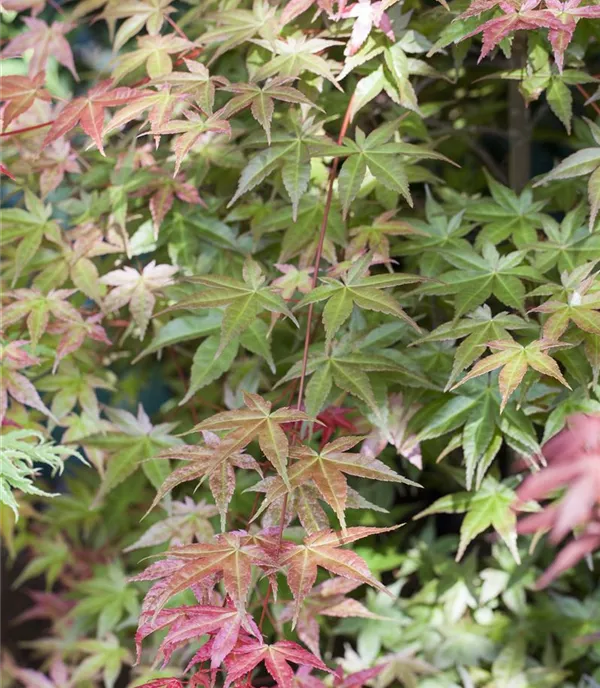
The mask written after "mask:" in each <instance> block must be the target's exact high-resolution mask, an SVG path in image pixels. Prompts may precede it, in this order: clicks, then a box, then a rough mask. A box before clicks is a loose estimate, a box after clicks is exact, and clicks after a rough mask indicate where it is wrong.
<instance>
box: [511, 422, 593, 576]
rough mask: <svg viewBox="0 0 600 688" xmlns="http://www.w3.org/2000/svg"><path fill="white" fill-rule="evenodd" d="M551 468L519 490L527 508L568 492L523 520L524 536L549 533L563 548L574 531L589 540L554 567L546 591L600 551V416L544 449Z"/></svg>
mask: <svg viewBox="0 0 600 688" xmlns="http://www.w3.org/2000/svg"><path fill="white" fill-rule="evenodd" d="M542 452H543V454H544V456H545V458H546V459H547V461H548V464H549V465H548V466H547V467H545V468H542V470H540V471H539V472H537V473H535V474H533V475H530V476H529V477H528V478H526V479H525V480H524V481H523V484H522V485H521V486H520V487H519V489H518V490H517V496H518V498H519V499H520V500H521V501H522V502H527V501H530V500H540V499H544V498H548V497H550V496H551V495H552V493H554V492H555V491H557V490H559V489H560V488H563V487H566V488H567V492H566V494H565V495H564V497H562V499H560V498H559V500H557V501H555V502H553V503H551V504H550V505H549V506H546V507H545V509H544V510H543V511H542V512H541V513H539V514H533V515H531V516H528V517H526V518H524V519H521V520H520V521H519V524H518V530H519V532H522V533H531V532H534V531H535V530H537V529H540V530H549V531H550V539H551V541H552V542H553V543H557V542H559V541H561V540H562V539H564V537H565V536H566V535H568V533H569V532H570V531H571V530H573V529H574V528H576V527H578V526H580V527H582V528H583V534H582V535H581V536H579V537H578V539H577V540H576V541H575V542H573V543H571V544H569V545H567V547H565V548H564V549H563V551H562V552H561V553H560V554H559V555H558V557H557V559H556V560H555V562H554V564H553V565H552V566H551V567H550V568H549V569H548V571H546V573H545V574H544V576H542V578H541V579H540V581H539V582H538V584H539V587H545V586H546V585H548V584H549V583H550V582H551V581H552V580H554V578H556V577H557V576H558V575H559V574H560V573H562V571H564V570H565V569H566V568H569V567H570V566H572V565H574V564H575V563H576V562H577V561H578V560H579V559H581V558H582V557H583V556H585V555H586V554H588V553H590V552H591V551H593V550H594V549H596V548H597V547H599V546H600V524H599V523H598V521H597V506H598V495H599V494H600V462H599V461H598V456H600V415H588V414H583V413H581V414H576V415H575V416H572V417H570V418H568V419H567V424H566V427H565V428H564V429H563V430H561V431H560V432H559V433H558V434H557V435H555V436H554V437H553V438H551V439H550V440H549V441H548V442H546V444H545V445H544V446H543V447H542Z"/></svg>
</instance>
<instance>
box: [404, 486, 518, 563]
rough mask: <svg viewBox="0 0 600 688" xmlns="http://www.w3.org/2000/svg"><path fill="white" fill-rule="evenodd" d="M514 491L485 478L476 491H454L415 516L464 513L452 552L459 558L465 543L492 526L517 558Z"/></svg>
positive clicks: (466, 544)
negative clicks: (458, 538) (458, 539)
mask: <svg viewBox="0 0 600 688" xmlns="http://www.w3.org/2000/svg"><path fill="white" fill-rule="evenodd" d="M515 503H516V495H515V492H514V491H513V490H512V489H510V488H509V487H507V486H506V485H503V484H502V483H499V482H498V481H496V480H495V479H494V478H491V477H488V478H486V479H485V480H484V481H483V483H482V485H481V487H480V488H479V490H478V491H477V492H455V493H454V494H451V495H446V496H445V497H441V498H440V499H438V500H437V501H435V502H434V503H433V504H432V505H431V506H430V507H428V508H427V509H425V510H424V511H421V513H419V514H417V516H416V517H415V518H423V517H424V516H430V515H431V514H440V513H442V514H466V516H465V518H464V520H463V522H462V526H461V528H460V542H459V545H458V551H457V553H456V560H457V561H459V560H460V559H461V558H462V556H463V554H464V553H465V550H466V549H467V546H468V545H469V543H471V542H472V541H473V540H474V539H475V538H476V537H477V536H478V535H480V534H481V533H483V532H484V531H485V530H487V529H488V528H490V527H492V528H493V529H494V530H495V531H496V532H497V533H498V535H499V536H500V537H501V538H502V540H503V541H504V543H505V544H506V546H507V547H508V549H509V550H510V553H511V554H512V556H513V558H514V559H515V561H516V562H518V563H519V562H520V557H519V551H518V549H517V532H516V525H517V516H516V512H515V511H514V505H515Z"/></svg>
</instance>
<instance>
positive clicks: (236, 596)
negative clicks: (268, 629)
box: [133, 531, 277, 619]
mask: <svg viewBox="0 0 600 688" xmlns="http://www.w3.org/2000/svg"><path fill="white" fill-rule="evenodd" d="M275 546H276V544H275V543H274V544H273V547H275ZM165 555H166V556H167V557H168V559H167V560H165V561H161V562H159V564H160V566H157V565H156V564H152V565H151V566H150V567H149V568H148V569H146V571H144V572H143V573H142V574H140V575H139V576H136V577H135V578H134V579H133V580H156V579H158V578H162V579H163V580H162V581H160V584H159V587H158V589H157V590H154V588H151V589H150V591H149V593H148V596H149V599H150V604H146V605H145V607H144V608H145V609H150V610H152V612H153V614H154V618H155V619H156V618H157V616H158V614H159V613H160V610H161V609H162V608H163V607H164V606H165V604H166V603H167V602H168V600H169V599H170V598H171V597H173V595H176V594H177V593H179V592H182V591H184V590H187V589H188V588H190V587H192V586H194V585H197V584H200V583H204V582H206V581H209V583H210V585H211V587H212V586H213V585H214V582H215V581H216V580H219V579H222V580H223V585H224V587H225V591H226V592H227V594H228V595H229V596H230V597H231V599H232V600H233V602H234V603H235V605H236V607H237V608H238V609H240V610H242V609H243V608H244V606H245V603H246V600H247V598H248V593H249V590H250V586H251V582H252V581H251V579H252V566H258V567H259V568H262V569H263V570H265V572H271V571H273V570H274V569H276V568H277V566H276V562H275V561H274V559H273V558H272V556H271V555H270V554H269V553H268V552H267V551H266V550H265V549H264V547H263V546H261V544H260V543H258V542H257V541H256V540H255V538H253V537H252V536H250V535H248V534H247V533H246V532H245V531H234V532H230V533H221V534H220V535H216V536H215V538H214V542H213V543H201V544H193V545H186V546H182V547H174V548H172V549H170V550H169V551H167V552H165ZM155 585H157V584H155Z"/></svg>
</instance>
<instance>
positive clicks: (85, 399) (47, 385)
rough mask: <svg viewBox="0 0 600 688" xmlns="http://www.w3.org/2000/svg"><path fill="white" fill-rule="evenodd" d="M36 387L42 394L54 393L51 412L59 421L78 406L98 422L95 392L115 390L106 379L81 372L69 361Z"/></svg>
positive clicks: (98, 414) (98, 407)
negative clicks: (98, 390)
mask: <svg viewBox="0 0 600 688" xmlns="http://www.w3.org/2000/svg"><path fill="white" fill-rule="evenodd" d="M36 385H37V388H38V389H40V390H42V391H44V392H54V396H53V398H52V405H51V411H52V413H53V414H54V415H55V416H56V417H57V418H59V419H60V418H64V416H66V415H67V414H68V413H70V412H71V411H73V409H74V408H75V406H76V404H79V406H80V407H81V408H82V409H83V411H84V412H85V413H87V414H89V415H90V416H91V417H92V418H96V419H98V420H99V419H100V406H99V404H98V399H97V398H96V392H95V390H97V389H102V390H110V391H113V390H114V389H115V388H114V385H113V384H111V383H110V382H108V381H107V380H106V379H104V378H101V377H98V376H96V375H94V374H93V373H87V372H86V371H84V370H81V369H80V368H79V367H78V366H77V365H76V364H75V363H74V362H71V361H68V362H66V363H65V364H64V365H63V366H62V367H61V371H60V372H59V373H57V374H53V375H47V376H46V377H43V378H42V379H41V380H38V381H37V382H36Z"/></svg>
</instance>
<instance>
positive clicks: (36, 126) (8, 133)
mask: <svg viewBox="0 0 600 688" xmlns="http://www.w3.org/2000/svg"><path fill="white" fill-rule="evenodd" d="M53 124H54V120H52V121H50V122H42V123H41V124H34V125H33V126H32V127H23V129H13V130H12V131H3V132H2V133H1V134H0V138H4V137H5V136H15V134H25V133H26V132H28V131H35V130H36V129H42V128H43V127H50V126H52V125H53Z"/></svg>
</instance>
